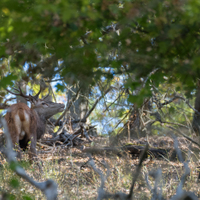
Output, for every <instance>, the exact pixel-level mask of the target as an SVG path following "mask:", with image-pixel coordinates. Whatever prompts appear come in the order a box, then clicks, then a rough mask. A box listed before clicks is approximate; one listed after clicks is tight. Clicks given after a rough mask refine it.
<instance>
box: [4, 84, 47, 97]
mask: <svg viewBox="0 0 200 200" xmlns="http://www.w3.org/2000/svg"><path fill="white" fill-rule="evenodd" d="M18 88H19V89H17V88H13V90H16V91H17V92H19V93H15V92H12V91H10V90H8V89H6V91H7V92H9V93H11V94H14V95H16V96H22V97H24V98H25V99H26V100H27V101H30V98H34V99H35V100H38V97H39V95H40V93H41V91H42V89H41V87H40V90H39V92H38V93H37V94H36V95H35V96H32V95H30V94H29V95H25V94H24V93H23V92H22V89H21V88H20V86H18ZM45 98H46V97H45Z"/></svg>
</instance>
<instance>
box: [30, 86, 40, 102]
mask: <svg viewBox="0 0 200 200" xmlns="http://www.w3.org/2000/svg"><path fill="white" fill-rule="evenodd" d="M41 91H42V88H41V85H40V90H39V92H38V93H37V94H36V95H35V96H32V95H30V96H31V97H33V98H34V99H36V100H38V97H39V95H40V93H41Z"/></svg>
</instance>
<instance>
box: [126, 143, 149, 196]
mask: <svg viewBox="0 0 200 200" xmlns="http://www.w3.org/2000/svg"><path fill="white" fill-rule="evenodd" d="M148 148H149V146H148V144H147V145H146V146H145V149H144V150H143V152H142V154H141V156H140V160H139V163H138V166H137V168H136V169H135V171H134V173H133V181H132V184H131V188H130V191H129V195H128V196H127V197H128V198H127V199H132V196H133V188H134V185H135V182H136V180H137V178H138V176H139V174H140V171H141V169H142V163H143V161H144V159H145V158H146V153H147V151H148Z"/></svg>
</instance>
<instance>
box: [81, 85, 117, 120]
mask: <svg viewBox="0 0 200 200" xmlns="http://www.w3.org/2000/svg"><path fill="white" fill-rule="evenodd" d="M111 89H113V87H110V88H108V89H107V90H106V91H105V92H104V94H102V95H101V96H100V97H99V98H98V99H97V100H96V101H95V103H94V105H93V106H92V108H91V109H90V110H89V111H88V112H87V113H86V115H85V117H84V118H83V120H86V119H87V118H88V117H89V116H90V114H91V113H92V111H93V110H94V109H95V107H96V105H97V104H98V103H99V101H100V100H101V99H102V98H103V97H104V96H105V95H106V94H107V93H108V92H109V91H110V90H111Z"/></svg>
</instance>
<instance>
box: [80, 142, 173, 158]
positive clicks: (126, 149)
mask: <svg viewBox="0 0 200 200" xmlns="http://www.w3.org/2000/svg"><path fill="white" fill-rule="evenodd" d="M144 148H145V146H137V145H127V146H121V147H102V148H90V147H85V148H83V150H82V152H84V153H92V154H116V155H118V156H123V155H124V154H127V153H129V154H131V155H132V157H133V158H135V157H139V156H140V154H141V152H142V151H143V150H144ZM148 157H149V158H151V159H153V158H156V159H163V158H164V157H166V158H167V159H169V160H174V159H177V155H176V152H175V150H174V148H167V149H161V148H149V149H148V151H147V153H146V158H148Z"/></svg>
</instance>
